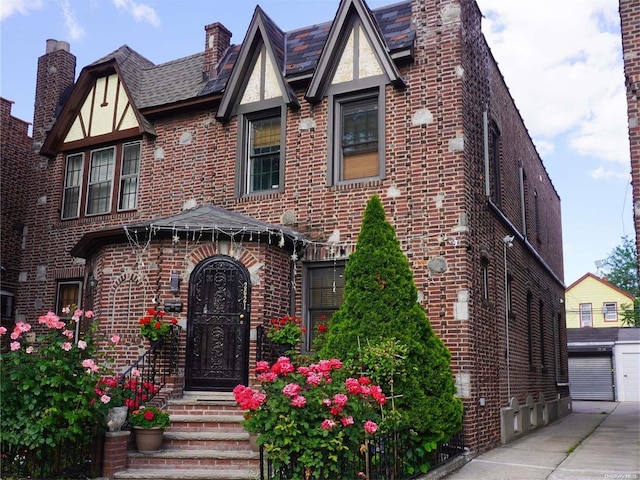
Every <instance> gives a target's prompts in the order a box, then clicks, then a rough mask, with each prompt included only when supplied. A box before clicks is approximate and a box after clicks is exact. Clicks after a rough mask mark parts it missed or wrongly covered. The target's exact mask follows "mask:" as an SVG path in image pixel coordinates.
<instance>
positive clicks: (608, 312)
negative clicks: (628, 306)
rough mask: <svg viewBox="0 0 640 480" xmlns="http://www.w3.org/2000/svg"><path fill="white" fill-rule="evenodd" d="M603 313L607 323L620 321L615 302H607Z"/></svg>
mask: <svg viewBox="0 0 640 480" xmlns="http://www.w3.org/2000/svg"><path fill="white" fill-rule="evenodd" d="M602 313H603V314H604V321H605V322H617V321H618V305H617V304H616V303H615V302H606V303H604V304H603V305H602Z"/></svg>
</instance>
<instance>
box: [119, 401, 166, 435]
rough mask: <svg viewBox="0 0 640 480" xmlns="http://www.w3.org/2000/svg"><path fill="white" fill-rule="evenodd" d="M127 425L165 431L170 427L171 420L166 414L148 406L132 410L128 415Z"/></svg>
mask: <svg viewBox="0 0 640 480" xmlns="http://www.w3.org/2000/svg"><path fill="white" fill-rule="evenodd" d="M129 423H130V424H131V425H132V426H134V427H140V428H162V429H165V428H167V427H168V426H169V425H171V419H170V417H169V414H168V413H167V412H163V411H162V410H160V409H159V408H158V407H155V406H153V405H149V406H143V407H140V408H139V409H137V410H133V411H132V412H131V413H130V414H129Z"/></svg>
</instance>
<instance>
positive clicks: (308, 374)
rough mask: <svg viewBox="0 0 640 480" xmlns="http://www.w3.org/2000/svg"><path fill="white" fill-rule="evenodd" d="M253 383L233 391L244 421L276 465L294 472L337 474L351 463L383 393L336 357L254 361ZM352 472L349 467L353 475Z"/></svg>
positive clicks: (377, 416)
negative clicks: (306, 362) (307, 362)
mask: <svg viewBox="0 0 640 480" xmlns="http://www.w3.org/2000/svg"><path fill="white" fill-rule="evenodd" d="M256 374H257V382H258V383H257V385H255V387H254V388H252V387H249V386H245V385H238V386H236V387H235V389H234V391H233V393H234V397H235V400H236V402H237V403H238V405H240V407H242V408H243V409H245V410H246V412H245V417H244V421H243V424H244V427H245V428H246V429H247V430H248V431H249V432H251V433H255V434H258V435H259V437H258V444H260V445H262V446H263V447H264V451H265V453H266V455H267V456H268V457H269V458H270V460H271V461H272V462H273V465H274V467H275V469H276V471H277V470H279V469H281V468H284V467H287V466H288V468H291V469H293V478H314V479H326V478H336V477H337V474H338V468H339V467H338V465H339V463H340V464H342V465H347V464H354V462H353V460H355V459H357V457H358V456H360V455H362V453H361V452H362V451H363V450H364V449H363V448H361V447H362V445H363V444H365V443H366V441H367V438H368V437H369V436H370V435H373V434H375V433H376V432H377V431H378V425H379V423H380V421H381V420H382V418H383V407H384V405H385V404H386V400H387V399H386V396H385V394H384V393H383V391H382V389H381V388H380V387H379V386H377V385H372V382H371V380H370V379H369V378H368V377H364V376H357V375H351V374H350V373H349V372H348V371H347V369H346V368H345V367H344V366H343V364H342V362H341V361H340V360H338V359H335V358H334V359H330V360H319V361H318V362H316V363H312V364H310V365H303V366H297V367H296V366H295V365H294V364H293V363H292V361H291V359H290V358H289V357H280V358H279V359H278V360H277V361H276V362H275V363H273V364H269V363H267V362H264V361H260V362H257V364H256ZM356 474H357V472H354V477H355V476H356Z"/></svg>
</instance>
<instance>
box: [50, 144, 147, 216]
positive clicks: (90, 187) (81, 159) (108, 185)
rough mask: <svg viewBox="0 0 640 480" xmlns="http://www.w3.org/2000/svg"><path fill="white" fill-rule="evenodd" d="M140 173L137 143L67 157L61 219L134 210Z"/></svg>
mask: <svg viewBox="0 0 640 480" xmlns="http://www.w3.org/2000/svg"><path fill="white" fill-rule="evenodd" d="M86 159H88V160H86ZM139 172H140V142H132V143H125V144H120V145H116V146H111V147H106V148H99V149H95V150H90V151H87V152H80V153H74V154H71V155H68V156H67V161H66V166H65V180H64V192H63V200H62V219H63V220H64V219H70V218H78V217H80V216H81V215H86V216H91V215H102V214H107V213H111V212H112V211H113V210H114V209H117V210H118V211H121V210H133V209H135V208H136V205H137V197H138V176H139ZM116 182H118V183H116ZM84 185H86V188H85V187H84ZM114 195H115V196H117V199H114Z"/></svg>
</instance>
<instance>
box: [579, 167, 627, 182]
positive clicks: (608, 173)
mask: <svg viewBox="0 0 640 480" xmlns="http://www.w3.org/2000/svg"><path fill="white" fill-rule="evenodd" d="M589 176H590V177H591V178H594V179H596V180H608V179H614V180H629V181H631V176H630V174H629V171H622V170H619V169H618V170H614V169H610V168H605V167H603V166H600V167H598V168H596V169H595V170H591V171H590V172H589Z"/></svg>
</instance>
